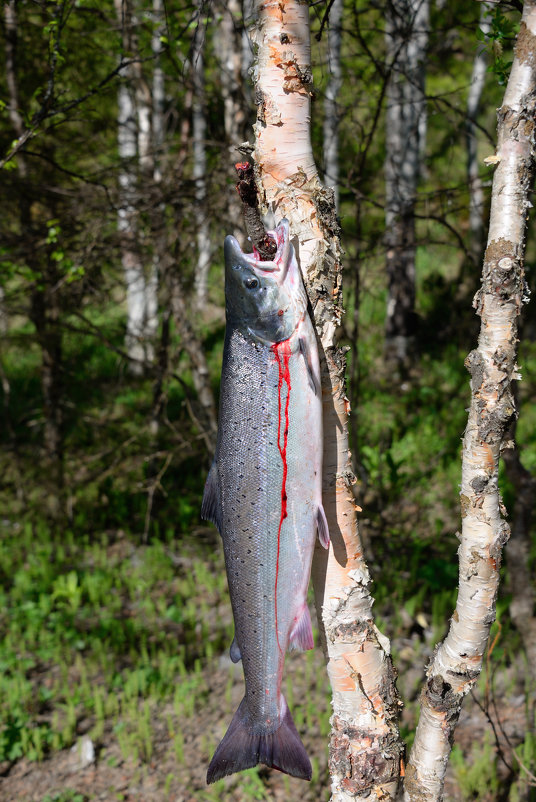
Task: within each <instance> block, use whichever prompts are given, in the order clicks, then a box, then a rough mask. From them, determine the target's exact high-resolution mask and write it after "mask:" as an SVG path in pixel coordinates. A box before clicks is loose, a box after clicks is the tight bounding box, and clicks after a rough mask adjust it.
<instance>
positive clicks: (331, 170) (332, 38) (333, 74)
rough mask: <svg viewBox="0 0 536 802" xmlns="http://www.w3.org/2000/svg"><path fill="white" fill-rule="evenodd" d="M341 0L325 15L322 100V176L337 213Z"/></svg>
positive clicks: (336, 1)
mask: <svg viewBox="0 0 536 802" xmlns="http://www.w3.org/2000/svg"><path fill="white" fill-rule="evenodd" d="M342 13H343V0H334V3H333V5H332V6H331V9H330V12H329V30H328V67H329V81H328V85H327V87H326V97H325V99H324V177H325V181H326V183H327V184H328V186H331V187H333V193H334V198H335V208H336V210H337V212H338V211H339V123H340V113H339V107H338V104H337V98H338V95H339V92H340V89H341V86H342V72H341V42H342V27H341V26H342Z"/></svg>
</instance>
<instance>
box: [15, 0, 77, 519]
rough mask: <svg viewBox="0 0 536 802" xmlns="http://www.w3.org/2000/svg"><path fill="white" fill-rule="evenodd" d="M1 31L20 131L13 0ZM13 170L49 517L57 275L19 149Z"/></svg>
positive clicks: (56, 408) (59, 418)
mask: <svg viewBox="0 0 536 802" xmlns="http://www.w3.org/2000/svg"><path fill="white" fill-rule="evenodd" d="M4 20H5V31H6V83H7V88H8V93H9V119H10V122H11V125H12V128H13V131H14V133H15V136H16V137H21V136H22V134H23V132H24V121H23V118H22V116H21V114H20V112H19V92H18V81H17V69H16V67H17V64H16V61H17V13H16V3H15V0H11V1H10V2H8V3H6V4H5V6H4ZM16 164H17V171H18V174H19V178H20V180H21V183H22V185H23V186H22V187H21V191H20V194H19V210H20V211H19V215H20V231H21V236H22V238H23V241H25V242H28V245H27V248H26V262H27V265H28V267H29V268H30V269H31V270H32V272H33V273H34V276H35V279H34V282H33V287H32V292H31V299H30V310H29V317H30V320H31V321H32V323H33V324H34V326H35V329H36V333H37V341H38V344H39V346H40V349H41V358H42V363H41V391H42V394H43V419H44V426H43V441H44V451H45V460H44V463H45V471H44V474H43V476H44V482H43V483H44V484H45V485H47V480H50V484H51V485H52V488H53V492H48V491H47V499H46V507H47V509H48V512H49V514H50V515H51V516H52V518H54V519H57V518H58V517H59V516H61V514H62V507H63V505H62V493H63V486H64V474H63V388H62V373H63V366H62V334H61V329H60V327H59V317H60V304H59V298H58V276H57V275H56V272H55V270H54V268H53V267H50V265H49V266H45V267H44V268H43V265H42V264H41V263H40V261H39V257H38V256H37V250H36V248H35V247H34V243H35V241H36V240H37V239H39V236H38V232H37V231H36V227H35V226H34V221H33V216H32V201H33V197H32V191H31V188H30V187H29V186H24V184H25V183H26V182H27V181H28V167H27V163H26V158H25V155H24V152H23V151H19V153H18V154H17V162H16Z"/></svg>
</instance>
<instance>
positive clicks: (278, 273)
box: [225, 217, 292, 284]
mask: <svg viewBox="0 0 536 802" xmlns="http://www.w3.org/2000/svg"><path fill="white" fill-rule="evenodd" d="M266 233H267V234H268V236H270V237H272V239H275V241H276V243H277V251H276V253H275V256H274V258H273V259H271V260H270V261H267V262H265V261H263V260H262V259H261V257H260V255H259V252H258V251H257V249H256V248H255V247H253V253H244V252H243V251H242V248H241V247H240V245H239V244H238V241H237V240H236V239H235V238H234V237H233V236H231V235H229V236H228V237H226V238H225V251H226V254H228V255H229V256H231V257H232V258H233V257H234V258H235V259H240V260H241V261H245V262H246V263H247V264H248V265H249V267H251V269H252V270H253V271H254V272H255V273H256V274H257V275H258V276H259V277H262V276H269V277H271V278H273V279H275V280H276V281H277V283H278V284H283V282H284V281H285V279H286V277H287V272H288V269H289V266H290V264H291V262H292V259H291V258H290V257H291V245H290V228H289V222H288V220H287V219H286V217H283V219H282V220H281V221H280V222H279V224H278V226H277V227H276V228H275V230H273V231H267V232H266Z"/></svg>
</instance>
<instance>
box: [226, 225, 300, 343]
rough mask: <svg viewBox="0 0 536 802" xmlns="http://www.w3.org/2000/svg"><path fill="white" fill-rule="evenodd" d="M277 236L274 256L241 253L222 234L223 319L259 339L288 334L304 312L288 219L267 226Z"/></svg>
mask: <svg viewBox="0 0 536 802" xmlns="http://www.w3.org/2000/svg"><path fill="white" fill-rule="evenodd" d="M268 233H269V234H270V235H271V236H272V237H273V238H274V239H275V241H276V242H277V251H276V254H275V256H274V258H273V260H271V261H269V262H264V261H262V260H261V258H260V256H259V254H258V253H257V252H256V251H255V250H254V251H253V253H243V251H242V249H241V248H240V245H239V244H238V242H237V241H236V239H235V238H234V237H232V236H228V237H226V238H225V246H224V253H225V309H226V315H227V321H228V322H230V323H232V325H233V326H234V327H236V328H237V329H239V330H240V331H241V332H242V334H243V335H244V336H245V337H247V338H248V339H249V338H253V339H255V340H258V341H261V342H268V343H277V342H281V341H282V340H287V339H288V338H289V337H290V336H291V335H292V334H293V332H294V331H295V329H296V328H297V326H298V324H299V322H300V321H301V320H303V318H304V316H305V314H306V312H307V296H306V294H305V289H304V287H303V282H302V279H301V274H300V269H299V267H298V263H297V261H296V256H295V253H294V248H293V247H292V245H291V242H290V232H289V224H288V220H286V219H283V220H281V222H280V223H279V225H278V226H277V228H276V229H275V231H269V232H268Z"/></svg>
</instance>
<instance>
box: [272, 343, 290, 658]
mask: <svg viewBox="0 0 536 802" xmlns="http://www.w3.org/2000/svg"><path fill="white" fill-rule="evenodd" d="M272 350H273V352H274V355H275V358H276V361H277V367H278V369H279V377H278V382H277V390H278V419H277V447H278V449H279V453H280V455H281V461H282V463H283V480H282V482H281V516H280V518H279V529H278V531H277V557H276V563H275V588H274V599H275V635H276V638H277V645H278V647H279V651H280V652H281V654H283V649H282V648H281V644H280V643H279V629H278V624H277V580H278V577H279V550H280V545H281V527H282V526H283V521H284V520H285V518H286V517H287V471H288V465H287V443H288V428H289V412H288V411H289V403H290V389H291V387H290V370H289V366H288V363H289V359H290V357H291V356H292V351H291V348H290V344H289V340H283V341H282V342H279V343H274V344H273V345H272ZM284 383H285V384H286V385H287V398H286V401H285V428H284V430H283V445H282V446H281V409H282V406H283V404H282V399H281V392H282V389H283V384H284Z"/></svg>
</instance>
